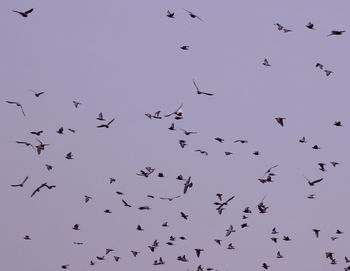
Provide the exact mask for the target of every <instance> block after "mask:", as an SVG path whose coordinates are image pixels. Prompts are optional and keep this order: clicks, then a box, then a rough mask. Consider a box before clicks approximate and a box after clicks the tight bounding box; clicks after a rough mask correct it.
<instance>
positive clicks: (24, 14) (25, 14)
mask: <svg viewBox="0 0 350 271" xmlns="http://www.w3.org/2000/svg"><path fill="white" fill-rule="evenodd" d="M12 11H13V12H16V13H18V14H20V15H21V16H22V17H24V18H26V17H28V15H29V14H30V13H32V12H33V11H34V9H33V8H31V9H28V10H27V11H23V12H22V11H17V10H12Z"/></svg>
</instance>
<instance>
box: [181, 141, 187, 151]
mask: <svg viewBox="0 0 350 271" xmlns="http://www.w3.org/2000/svg"><path fill="white" fill-rule="evenodd" d="M179 144H180V146H181V148H182V149H183V148H185V146H186V145H187V144H186V140H183V139H181V140H179Z"/></svg>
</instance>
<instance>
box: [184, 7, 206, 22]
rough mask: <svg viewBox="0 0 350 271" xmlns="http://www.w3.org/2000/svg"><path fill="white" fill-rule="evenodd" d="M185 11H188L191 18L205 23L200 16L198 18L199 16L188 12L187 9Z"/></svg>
mask: <svg viewBox="0 0 350 271" xmlns="http://www.w3.org/2000/svg"><path fill="white" fill-rule="evenodd" d="M183 10H185V11H187V12H188V14H189V15H190V16H191V18H197V19H198V20H200V21H203V20H202V19H201V18H200V17H199V16H197V15H196V14H194V13H193V12H191V11H189V10H187V9H183Z"/></svg>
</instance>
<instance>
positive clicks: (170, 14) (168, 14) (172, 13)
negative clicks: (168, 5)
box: [166, 10, 175, 18]
mask: <svg viewBox="0 0 350 271" xmlns="http://www.w3.org/2000/svg"><path fill="white" fill-rule="evenodd" d="M174 15H175V12H170V11H169V10H168V11H167V14H166V16H167V17H169V18H175V17H174Z"/></svg>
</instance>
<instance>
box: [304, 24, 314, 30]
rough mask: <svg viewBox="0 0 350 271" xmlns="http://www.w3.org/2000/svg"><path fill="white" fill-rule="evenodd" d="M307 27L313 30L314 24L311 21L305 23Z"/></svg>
mask: <svg viewBox="0 0 350 271" xmlns="http://www.w3.org/2000/svg"><path fill="white" fill-rule="evenodd" d="M305 26H306V27H307V28H309V29H312V30H315V28H314V24H313V23H312V22H309V23H308V24H307V25H305Z"/></svg>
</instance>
